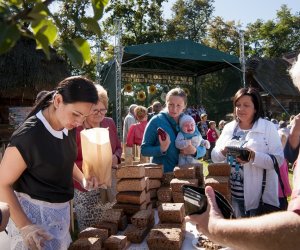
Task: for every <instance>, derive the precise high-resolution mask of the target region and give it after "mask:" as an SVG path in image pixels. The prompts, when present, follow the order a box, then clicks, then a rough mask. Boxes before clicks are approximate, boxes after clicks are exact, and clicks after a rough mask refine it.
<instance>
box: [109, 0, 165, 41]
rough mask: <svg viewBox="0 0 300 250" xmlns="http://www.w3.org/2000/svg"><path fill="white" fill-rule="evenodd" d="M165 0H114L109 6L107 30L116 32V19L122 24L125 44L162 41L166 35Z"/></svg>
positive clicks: (110, 32) (112, 32) (111, 32)
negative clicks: (163, 15)
mask: <svg viewBox="0 0 300 250" xmlns="http://www.w3.org/2000/svg"><path fill="white" fill-rule="evenodd" d="M163 1H165V0H158V1H156V0H128V1H122V0H113V1H111V3H110V5H109V6H108V7H107V9H106V12H107V14H108V18H107V19H106V20H105V22H104V26H105V29H106V32H107V33H109V34H111V35H113V34H114V33H115V20H116V19H119V20H120V21H121V24H122V43H123V45H126V46H127V45H135V44H143V43H152V42H160V41H162V39H163V36H164V20H163V18H162V3H163Z"/></svg>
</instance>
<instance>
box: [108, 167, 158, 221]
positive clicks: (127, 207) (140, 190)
mask: <svg viewBox="0 0 300 250" xmlns="http://www.w3.org/2000/svg"><path fill="white" fill-rule="evenodd" d="M116 177H117V179H118V182H117V188H116V189H117V195H116V200H117V203H116V204H115V205H114V206H113V208H118V209H123V211H124V214H125V215H127V218H128V221H129V222H130V217H131V216H132V215H133V214H135V213H136V212H138V211H140V210H144V209H147V208H152V205H151V203H150V193H149V192H147V190H149V188H147V186H149V182H148V178H146V177H145V167H144V166H137V165H130V166H122V167H120V168H118V169H117V172H116Z"/></svg>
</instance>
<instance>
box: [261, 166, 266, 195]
mask: <svg viewBox="0 0 300 250" xmlns="http://www.w3.org/2000/svg"><path fill="white" fill-rule="evenodd" d="M266 176H267V170H266V169H264V170H263V180H262V186H261V197H260V200H261V201H262V197H263V194H264V191H265V186H266Z"/></svg>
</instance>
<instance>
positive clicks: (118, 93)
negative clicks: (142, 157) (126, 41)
mask: <svg viewBox="0 0 300 250" xmlns="http://www.w3.org/2000/svg"><path fill="white" fill-rule="evenodd" d="M115 25H116V36H115V50H114V54H115V55H114V56H115V63H116V68H115V70H116V71H115V73H116V107H115V109H116V126H117V131H118V136H119V138H122V111H121V88H122V71H121V64H122V56H123V49H122V43H121V37H122V30H121V22H120V20H119V19H116V20H115Z"/></svg>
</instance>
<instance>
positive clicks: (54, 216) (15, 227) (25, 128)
mask: <svg viewBox="0 0 300 250" xmlns="http://www.w3.org/2000/svg"><path fill="white" fill-rule="evenodd" d="M97 101H98V95H97V91H96V88H95V85H94V83H93V82H92V81H90V80H88V79H86V78H83V77H81V76H76V77H69V78H66V79H64V80H63V81H61V82H60V83H59V84H58V86H57V88H56V89H55V90H54V91H51V92H48V93H46V94H45V95H44V96H42V97H41V99H40V100H39V102H38V103H37V104H36V105H35V107H34V108H33V110H32V111H31V113H30V114H29V115H28V117H27V119H26V120H25V121H24V122H23V124H21V126H20V127H19V128H18V129H17V130H16V131H15V132H14V133H13V135H12V137H11V138H10V142H9V145H8V147H7V149H6V151H5V153H4V156H3V159H2V162H1V166H0V200H1V201H4V202H7V203H8V205H9V208H10V215H11V216H10V221H9V224H8V233H9V236H10V237H11V249H42V248H43V249H67V248H68V246H69V244H70V242H71V237H70V233H69V224H70V208H69V201H70V200H71V199H72V198H73V195H74V188H73V178H74V179H76V180H77V181H78V182H79V183H81V185H82V186H83V187H85V188H86V189H93V188H95V187H97V186H98V184H97V181H96V180H95V179H94V178H92V179H91V180H86V179H85V178H84V176H83V174H82V172H81V171H80V170H79V169H78V167H77V166H76V164H74V162H75V160H76V155H77V151H76V138H75V128H76V127H77V126H79V125H81V124H82V123H83V122H84V120H85V119H86V117H87V116H88V115H89V114H90V112H91V108H92V107H93V105H94V104H96V103H97Z"/></svg>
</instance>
